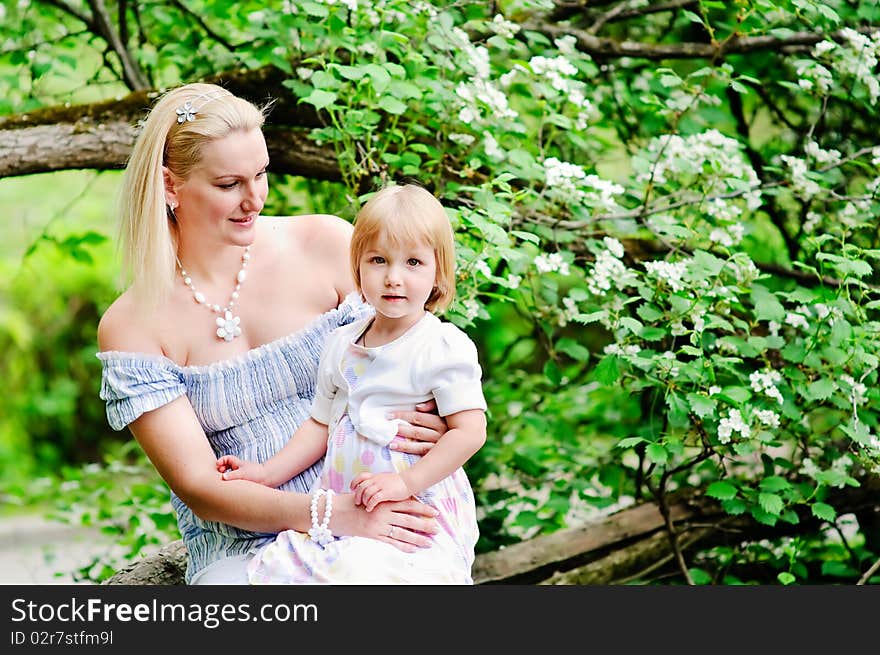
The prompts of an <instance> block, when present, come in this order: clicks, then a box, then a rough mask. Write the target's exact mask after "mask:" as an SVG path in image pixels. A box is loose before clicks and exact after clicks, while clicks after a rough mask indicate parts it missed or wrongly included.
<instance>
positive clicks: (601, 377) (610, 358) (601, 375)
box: [593, 355, 620, 386]
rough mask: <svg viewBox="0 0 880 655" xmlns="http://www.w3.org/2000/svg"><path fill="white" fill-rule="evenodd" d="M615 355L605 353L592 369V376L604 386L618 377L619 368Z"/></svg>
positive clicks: (612, 382) (615, 380)
mask: <svg viewBox="0 0 880 655" xmlns="http://www.w3.org/2000/svg"><path fill="white" fill-rule="evenodd" d="M618 359H619V358H618V356H617V355H606V356H605V357H603V358H602V359H601V360H600V361H599V363H598V364H597V365H596V368H594V369H593V377H594V378H595V379H596V381H597V382H600V383H602V384H604V385H605V386H611V385H612V384H614V383H615V382H617V380H618V379H620V368H619V367H618V365H617V362H618Z"/></svg>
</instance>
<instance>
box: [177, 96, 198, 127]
mask: <svg viewBox="0 0 880 655" xmlns="http://www.w3.org/2000/svg"><path fill="white" fill-rule="evenodd" d="M197 113H199V112H198V111H196V109H195V107H193V106H192V103H191V102H190V101H189V100H187V101H186V102H184V103H183V104H182V105H181V106H180V107H178V108H177V122H178V123H183V122H184V121H194V120H195V119H196V114H197Z"/></svg>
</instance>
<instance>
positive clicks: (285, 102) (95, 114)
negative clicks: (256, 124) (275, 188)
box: [0, 67, 341, 180]
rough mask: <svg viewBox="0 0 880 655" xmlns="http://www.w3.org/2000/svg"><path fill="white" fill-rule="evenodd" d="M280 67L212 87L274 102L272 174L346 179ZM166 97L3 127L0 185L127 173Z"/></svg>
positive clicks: (147, 95)
mask: <svg viewBox="0 0 880 655" xmlns="http://www.w3.org/2000/svg"><path fill="white" fill-rule="evenodd" d="M285 79H286V74H285V73H284V72H283V71H280V70H279V69H277V68H274V67H265V68H260V69H258V70H246V71H238V72H233V73H226V74H223V75H220V76H217V77H214V78H210V79H207V80H205V81H206V82H213V83H215V84H220V85H221V86H224V87H225V88H227V89H229V90H230V91H231V92H232V93H235V94H236V95H240V96H242V97H244V98H247V99H249V100H251V101H252V102H254V103H255V104H257V105H258V106H259V105H263V104H266V103H267V102H269V101H271V100H274V104H273V105H272V107H271V109H270V115H269V123H268V125H267V127H266V129H265V134H266V143H267V145H268V148H269V156H270V158H271V161H272V171H273V172H275V173H283V174H289V175H301V176H304V177H310V178H313V179H321V180H338V179H340V178H341V175H340V171H339V165H338V163H337V159H336V153H335V152H334V150H333V148H332V147H330V146H319V145H318V144H317V143H315V142H314V141H312V140H311V139H309V137H308V130H309V128H312V127H316V126H319V125H320V124H321V123H320V119H319V117H318V115H317V114H316V112H315V111H314V109H313V108H312V107H311V106H309V105H300V104H298V98H297V97H296V96H295V95H293V93H292V92H291V91H290V90H288V89H287V88H286V87H284V86H283V85H282V84H281V82H282V81H283V80H285ZM160 92H161V91H159V90H150V91H136V92H134V93H130V94H129V95H127V96H125V97H123V98H119V99H116V100H110V101H102V102H97V103H92V104H88V105H75V106H70V107H47V108H45V109H41V110H38V111H35V112H31V113H29V114H18V115H14V116H8V117H5V118H2V119H0V177H11V176H16V175H31V174H33V173H46V172H50V171H58V170H69V169H80V168H87V169H95V170H108V169H117V168H122V167H124V166H125V164H126V162H127V161H128V157H129V154H130V153H131V148H132V145H133V144H134V140H135V137H136V136H137V123H138V121H140V120H142V119H143V117H144V116H145V115H146V113H147V111H148V110H149V108H150V106H151V105H152V103H153V101H154V100H155V99H156V98H157V97H158V95H159V94H160Z"/></svg>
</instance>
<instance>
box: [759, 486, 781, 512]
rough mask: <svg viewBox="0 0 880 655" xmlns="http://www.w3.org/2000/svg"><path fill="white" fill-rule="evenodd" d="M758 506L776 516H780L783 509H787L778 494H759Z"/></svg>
mask: <svg viewBox="0 0 880 655" xmlns="http://www.w3.org/2000/svg"><path fill="white" fill-rule="evenodd" d="M758 504H759V505H760V506H761V509H763V510H764V511H765V512H767V513H768V514H773V515H774V516H779V513H780V512H782V508H783V507H785V503H784V502H783V501H782V498H780V497H779V496H777V495H776V494H772V493H767V492H762V493H759V494H758Z"/></svg>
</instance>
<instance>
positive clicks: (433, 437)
mask: <svg viewBox="0 0 880 655" xmlns="http://www.w3.org/2000/svg"><path fill="white" fill-rule="evenodd" d="M391 417H392V418H399V419H402V420H404V421H406V422H407V423H408V425H406V424H400V425H399V426H398V428H397V437H395V439H394V441H392V442H391V443H390V444H389V445H388V447H389V448H390V449H391V450H396V451H398V452H401V453H409V454H410V455H424V454H425V453H427V452H428V451H429V450H431V448H433V447H434V444H435V443H437V440H438V439H439V438H440V437H442V436H443V435H444V434H445V433H446V432H447V431H448V430H449V426H448V425H446V419H444V418H443V417H442V416H438V415H437V403H436V402H435V401H434V399H433V398H432V399H431V400H428V401H426V402H423V403H419V404H418V405H416V411H414V412H392V414H391Z"/></svg>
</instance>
